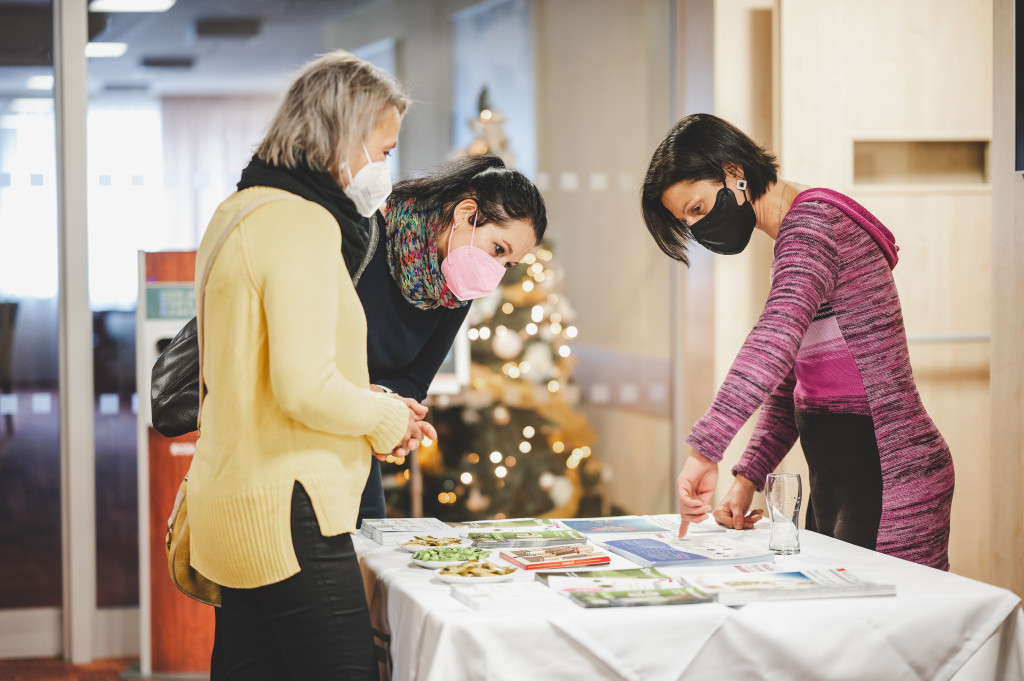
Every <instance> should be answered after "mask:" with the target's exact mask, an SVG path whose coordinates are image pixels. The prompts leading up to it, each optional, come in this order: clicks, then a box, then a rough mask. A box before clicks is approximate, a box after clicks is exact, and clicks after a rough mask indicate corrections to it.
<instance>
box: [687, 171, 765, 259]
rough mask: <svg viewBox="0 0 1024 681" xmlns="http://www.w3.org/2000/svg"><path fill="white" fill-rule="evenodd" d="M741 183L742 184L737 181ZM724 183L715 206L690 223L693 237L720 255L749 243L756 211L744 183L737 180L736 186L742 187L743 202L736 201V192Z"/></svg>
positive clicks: (755, 221) (737, 250)
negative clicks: (748, 199)
mask: <svg viewBox="0 0 1024 681" xmlns="http://www.w3.org/2000/svg"><path fill="white" fill-rule="evenodd" d="M740 183H742V184H740ZM722 184H723V186H722V188H721V189H719V190H718V196H717V197H715V206H714V208H712V209H711V210H710V211H709V212H708V214H707V215H705V216H704V217H702V218H701V219H700V220H698V221H697V222H695V223H693V226H692V227H690V231H691V233H692V234H693V238H694V239H695V240H696V241H697V243H699V244H700V245H701V246H703V247H704V248H706V249H708V250H709V251H711V252H712V253H717V254H719V255H736V254H737V253H739V252H740V251H742V250H743V249H744V248H746V247H747V244H748V243H750V235H751V234H753V233H754V225H755V224H757V215H755V214H754V206H753V205H751V203H750V201H747V200H746V197H747V183H746V182H745V181H743V180H740V182H739V183H737V189H742V190H743V198H744V201H743V205H742V206H741V205H739V204H738V203H736V195H735V194H734V193H733V191H732V190H731V189H729V187H727V186H724V185H725V183H724V182H723V183H722Z"/></svg>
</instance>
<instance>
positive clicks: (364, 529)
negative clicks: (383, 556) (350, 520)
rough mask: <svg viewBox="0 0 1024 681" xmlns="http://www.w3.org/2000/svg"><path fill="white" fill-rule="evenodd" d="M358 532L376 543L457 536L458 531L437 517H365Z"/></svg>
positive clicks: (398, 542)
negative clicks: (426, 537) (424, 537)
mask: <svg viewBox="0 0 1024 681" xmlns="http://www.w3.org/2000/svg"><path fill="white" fill-rule="evenodd" d="M359 533H360V534H362V535H363V536H364V537H369V538H370V539H372V540H373V541H375V542H377V543H378V544H384V545H392V544H400V543H402V542H404V541H407V540H409V539H412V538H414V537H422V536H427V535H430V536H432V537H458V536H459V533H458V531H457V530H456V529H455V528H453V527H452V526H451V525H449V524H448V523H445V522H443V521H441V520H438V519H437V518H365V519H363V523H362V525H360V526H359Z"/></svg>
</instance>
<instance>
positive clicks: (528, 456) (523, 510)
mask: <svg viewBox="0 0 1024 681" xmlns="http://www.w3.org/2000/svg"><path fill="white" fill-rule="evenodd" d="M478 108H479V116H478V117H477V118H476V119H473V120H471V121H470V122H469V125H470V127H471V128H472V130H473V132H474V135H475V139H474V141H473V143H472V144H471V145H470V147H469V148H468V149H467V150H465V151H463V152H462V153H469V154H489V155H495V156H499V157H501V158H502V159H503V160H504V161H505V163H506V165H510V166H511V165H512V164H511V160H512V159H513V155H512V152H511V150H510V149H509V147H508V140H507V138H506V137H505V134H504V131H503V125H504V121H505V118H504V116H502V115H501V114H500V113H499V112H497V111H494V110H493V109H492V108H491V107H490V104H489V102H488V101H487V89H486V87H485V88H484V89H483V91H482V92H481V94H480V98H479V102H478ZM572 322H573V311H572V308H571V306H570V305H569V303H568V301H567V300H566V299H565V297H564V296H563V295H562V292H561V273H560V272H559V271H558V269H557V267H556V266H555V263H554V255H553V253H552V251H551V248H550V243H548V242H545V243H543V244H542V245H541V247H540V248H538V249H537V251H536V252H535V253H530V254H528V255H527V256H526V257H525V258H524V259H523V261H522V262H521V263H519V264H518V265H517V266H515V267H514V268H512V269H511V270H509V272H508V273H506V275H505V277H504V279H503V280H502V285H501V286H500V287H499V289H498V290H497V291H495V292H494V293H493V294H491V295H490V296H488V297H486V298H482V299H480V300H476V301H474V303H473V306H472V307H471V308H470V312H469V317H468V319H467V326H468V336H469V341H470V348H471V378H470V384H469V386H468V387H466V388H465V389H464V390H463V391H462V392H461V393H460V394H459V395H457V396H454V397H445V398H443V400H438V399H432V400H431V404H430V406H431V420H432V422H433V424H434V426H435V427H436V428H437V431H438V438H439V439H438V441H437V442H427V443H424V445H423V446H421V447H420V448H419V450H417V453H416V457H417V458H418V464H419V471H420V474H421V475H422V491H421V493H422V512H423V515H425V516H430V517H436V518H441V519H443V520H466V519H482V518H513V517H541V516H544V517H551V518H566V517H574V516H599V515H607V513H606V509H605V503H604V494H603V485H602V481H603V477H604V470H603V467H602V465H601V463H600V462H599V461H598V459H597V457H595V456H594V455H593V451H592V449H591V444H592V442H593V439H594V433H593V430H592V429H591V427H590V424H589V423H588V421H587V419H586V417H585V416H583V415H582V414H581V413H579V412H578V411H577V410H576V409H575V407H576V405H577V404H578V402H579V399H580V395H579V389H578V387H577V386H576V385H575V384H573V382H572V369H573V365H574V362H575V357H574V356H573V353H572V349H571V342H572V341H573V340H574V339H575V338H576V337H577V333H578V331H577V328H576V327H575V326H574V325H573V323H572ZM400 463H404V462H396V463H395V465H398V464H400ZM388 468H389V467H388V466H385V469H386V470H385V472H386V473H387V469H388ZM392 472H394V471H392ZM393 479H394V480H397V482H398V483H399V486H398V487H396V488H394V489H393V490H392V493H391V495H390V496H389V499H388V502H389V512H390V513H392V514H394V515H403V514H405V513H408V511H409V501H408V497H409V491H408V490H407V489H405V487H407V486H408V484H407V481H409V480H410V472H409V470H408V469H404V470H401V471H400V472H397V473H395V475H394V478H393ZM413 479H415V478H413ZM403 483H406V484H403Z"/></svg>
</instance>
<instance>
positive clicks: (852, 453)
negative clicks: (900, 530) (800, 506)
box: [796, 410, 882, 551]
mask: <svg viewBox="0 0 1024 681" xmlns="http://www.w3.org/2000/svg"><path fill="white" fill-rule="evenodd" d="M796 425H797V429H798V430H799V431H800V446H801V447H802V448H803V450H804V458H806V459H807V473H808V477H809V478H810V480H809V483H810V493H809V494H808V496H807V519H806V524H805V526H806V527H807V529H808V530H812V531H814V532H820V533H821V534H824V535H826V536H829V537H835V538H836V539H841V540H843V541H845V542H849V543H850V544H856V545H857V546H863V547H864V548H866V549H871V550H872V551H874V550H875V547H876V546H877V544H878V524H879V522H880V521H881V519H882V464H881V460H880V459H879V455H878V442H877V440H876V439H875V426H874V422H873V421H872V420H871V417H870V416H862V415H859V414H814V413H807V412H802V411H800V410H797V412H796Z"/></svg>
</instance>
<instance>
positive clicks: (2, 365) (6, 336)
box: [0, 303, 18, 435]
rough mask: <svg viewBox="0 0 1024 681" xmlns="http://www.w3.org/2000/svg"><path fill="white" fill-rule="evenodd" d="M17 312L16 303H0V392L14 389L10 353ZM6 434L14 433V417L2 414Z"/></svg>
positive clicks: (12, 346) (12, 345) (9, 391)
mask: <svg viewBox="0 0 1024 681" xmlns="http://www.w3.org/2000/svg"><path fill="white" fill-rule="evenodd" d="M17 314H18V304H17V303H0V393H4V394H9V393H11V392H13V390H14V383H13V381H12V380H11V355H12V354H13V350H14V318H15V316H17ZM4 428H5V431H6V433H7V435H13V434H14V417H13V416H12V415H11V414H5V415H4Z"/></svg>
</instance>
